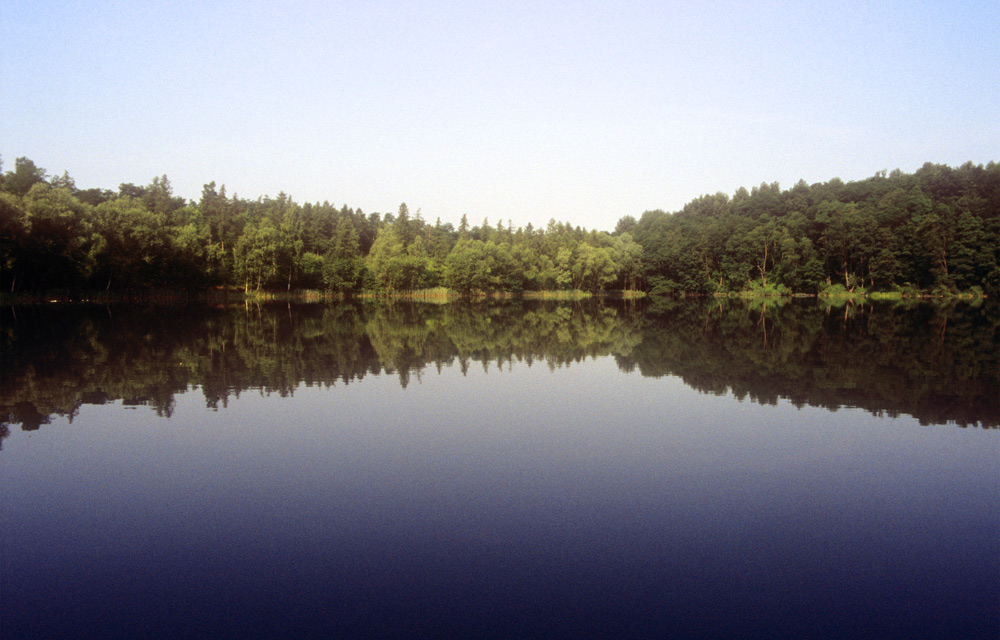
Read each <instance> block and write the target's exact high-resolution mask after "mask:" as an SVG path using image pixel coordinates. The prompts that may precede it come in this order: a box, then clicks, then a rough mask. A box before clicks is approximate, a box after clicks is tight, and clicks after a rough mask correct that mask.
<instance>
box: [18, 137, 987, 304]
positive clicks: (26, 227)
mask: <svg viewBox="0 0 1000 640" xmlns="http://www.w3.org/2000/svg"><path fill="white" fill-rule="evenodd" d="M0 233H2V239H3V242H2V245H0V288H2V290H3V291H5V292H11V293H17V292H43V291H50V290H82V289H91V290H94V289H98V290H110V291H128V290H135V289H150V288H163V289H195V290H197V289H204V288H207V287H239V288H241V289H243V290H245V291H251V290H282V291H287V290H291V289H324V290H326V291H328V292H331V293H339V294H345V295H350V294H354V293H359V292H362V291H369V292H397V291H405V290H413V289H421V288H428V287H442V286H443V287H448V288H450V289H453V290H455V291H458V292H461V293H466V294H474V293H492V292H503V293H518V292H521V291H526V290H540V289H578V290H585V291H592V292H602V291H609V290H621V289H630V290H643V291H647V292H651V293H669V294H710V293H728V292H734V291H744V290H748V289H749V290H752V289H758V290H764V291H774V292H779V293H790V292H798V293H816V292H818V291H821V290H823V289H824V288H828V287H831V286H835V285H839V286H841V287H843V289H844V290H854V289H856V288H865V289H869V290H901V289H903V290H905V289H910V290H913V291H932V292H940V293H949V292H952V293H953V292H959V291H976V290H980V291H983V292H988V293H996V292H997V291H998V290H1000V166H998V165H997V164H996V163H995V162H990V163H989V164H988V165H986V166H983V165H974V164H972V163H966V164H964V165H962V166H961V167H958V168H951V167H948V166H947V165H937V164H931V163H927V164H925V165H924V166H923V167H921V168H920V169H919V170H918V171H916V172H915V173H913V174H906V173H903V172H901V171H899V170H896V171H893V172H891V173H887V172H885V171H880V172H878V173H876V174H875V175H874V176H873V177H871V178H868V179H865V180H860V181H857V182H847V183H845V182H843V181H842V180H839V179H837V178H834V179H832V180H830V181H828V182H825V183H817V184H813V185H808V184H806V183H805V182H804V181H799V182H798V183H797V184H795V185H794V186H793V187H792V188H791V189H787V190H782V189H781V188H780V187H779V185H778V184H777V183H770V184H767V183H765V184H761V185H760V186H758V187H754V188H752V189H750V190H749V191H748V190H747V189H743V188H741V189H739V190H737V191H736V193H734V194H733V195H732V196H728V195H726V194H723V193H716V194H710V195H704V196H701V197H699V198H696V199H695V200H692V201H691V202H689V203H688V204H687V205H685V206H684V207H683V208H682V209H681V210H680V211H677V212H673V213H668V212H665V211H662V210H655V211H646V212H644V213H642V214H641V215H640V216H639V217H638V218H637V217H636V216H633V215H625V216H623V217H622V218H621V219H620V220H619V221H618V223H617V225H616V226H615V229H614V231H613V232H605V231H596V230H590V231H588V230H586V229H582V228H580V227H579V226H573V225H572V224H571V223H569V222H558V221H556V220H549V222H548V224H547V225H546V226H544V227H541V226H540V227H537V228H536V227H534V226H533V225H531V224H528V225H527V226H525V227H518V228H514V226H513V224H511V223H507V224H504V223H503V222H502V221H501V222H498V223H497V224H496V225H495V226H494V225H492V224H491V223H490V222H489V219H488V218H487V219H484V220H483V223H482V224H481V225H480V226H476V227H473V226H470V225H469V222H468V217H467V216H465V215H463V216H462V220H461V223H460V224H459V226H458V228H457V229H456V228H455V227H454V226H453V225H451V224H442V223H441V221H440V220H438V221H436V222H435V223H434V224H430V223H428V222H426V221H425V220H424V218H423V216H422V214H421V212H420V211H419V210H417V212H416V213H415V214H413V213H411V212H410V210H409V208H408V207H407V205H406V204H405V203H404V204H401V205H400V206H399V209H398V211H397V212H396V213H395V214H393V213H386V214H379V213H372V214H365V213H364V212H362V211H361V209H353V208H351V207H349V206H347V205H346V204H345V205H343V206H341V207H339V208H338V207H336V206H335V205H333V204H331V203H330V202H322V203H305V204H299V203H297V202H295V201H294V200H293V199H292V198H291V197H290V196H288V195H286V194H284V193H280V194H278V196H277V197H276V198H272V197H269V196H263V197H258V198H257V199H256V200H249V199H244V198H240V197H238V196H236V195H233V196H229V195H228V194H227V193H226V189H225V186H224V185H222V186H217V185H216V183H215V182H209V183H206V184H205V185H204V189H203V190H202V194H201V198H200V199H199V200H198V201H197V202H194V201H185V200H184V199H183V198H181V197H178V196H175V195H174V194H173V189H172V186H171V183H170V180H169V179H168V178H167V176H166V175H162V176H156V177H154V178H153V179H152V181H151V182H150V184H148V185H145V186H136V185H134V184H125V183H123V184H121V185H119V188H118V191H117V192H113V191H110V190H106V189H100V188H88V189H81V188H79V187H78V186H77V185H76V183H75V181H74V180H73V179H72V178H71V177H70V176H69V175H68V174H67V173H65V172H64V173H63V174H62V175H61V176H57V177H50V176H49V175H48V174H47V173H46V171H45V170H44V169H42V168H40V167H38V166H36V165H35V163H34V162H32V161H31V160H29V159H27V158H23V157H21V158H17V159H16V161H15V163H14V169H13V170H10V171H7V172H5V173H2V174H0Z"/></svg>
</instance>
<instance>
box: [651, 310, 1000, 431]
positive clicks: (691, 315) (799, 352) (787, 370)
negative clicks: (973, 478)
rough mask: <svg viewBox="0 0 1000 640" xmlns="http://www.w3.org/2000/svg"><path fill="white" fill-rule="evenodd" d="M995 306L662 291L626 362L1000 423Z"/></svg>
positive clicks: (735, 386) (924, 415)
mask: <svg viewBox="0 0 1000 640" xmlns="http://www.w3.org/2000/svg"><path fill="white" fill-rule="evenodd" d="M997 312H998V307H997V306H996V305H992V306H989V307H983V308H975V307H969V306H967V305H963V306H955V305H954V304H952V305H947V306H939V305H927V304H924V305H914V306H912V307H904V306H900V305H889V304H885V305H863V306H855V305H844V306H842V307H840V308H834V307H828V306H818V307H817V306H816V304H815V303H814V302H813V301H809V302H808V303H787V304H785V305H783V306H782V307H781V308H775V307H774V306H773V305H772V304H771V303H770V302H766V303H764V302H762V301H759V300H755V301H752V302H747V301H742V300H734V301H729V300H724V301H721V302H720V301H713V302H711V303H707V304H703V305H702V304H690V303H679V302H673V303H670V302H668V303H666V304H664V305H661V306H660V308H657V309H654V310H651V313H649V314H648V316H647V318H646V328H645V330H644V331H643V336H644V340H643V342H642V344H641V345H640V347H639V349H637V351H636V353H635V354H634V357H633V358H632V362H633V363H634V364H635V365H637V366H638V368H639V370H640V371H641V372H642V373H643V374H644V375H651V376H661V375H668V374H669V375H677V376H680V377H682V378H683V379H684V381H685V382H686V383H687V384H689V385H690V386H692V387H694V388H695V389H698V390H700V391H704V392H707V393H724V392H726V391H732V392H733V393H734V394H735V395H736V396H737V397H739V398H744V397H749V398H750V399H752V400H753V401H755V402H760V403H767V404H773V403H775V402H776V401H777V400H778V398H788V399H789V400H791V401H792V402H793V403H795V404H796V405H797V406H802V405H806V404H809V405H813V406H821V407H826V408H829V409H831V410H836V409H837V408H839V407H842V406H855V407H861V408H864V409H867V410H869V411H871V412H873V413H878V414H883V413H884V414H886V415H891V416H895V415H898V414H901V413H906V414H910V415H913V416H915V417H917V418H918V419H919V420H920V421H921V422H922V423H945V422H955V423H957V424H960V425H963V426H965V425H981V426H984V427H996V426H998V425H1000V398H998V395H997V392H996V390H997V389H998V388H1000V386H998V376H1000V372H998V360H1000V348H998V340H1000V317H998V316H1000V314H998V313H997Z"/></svg>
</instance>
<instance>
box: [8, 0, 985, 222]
mask: <svg viewBox="0 0 1000 640" xmlns="http://www.w3.org/2000/svg"><path fill="white" fill-rule="evenodd" d="M0 56H2V57H0V156H2V158H3V162H4V169H6V170H9V169H12V168H13V164H14V159H15V158H16V157H18V156H27V157H29V158H31V159H32V160H34V161H35V163H36V164H38V165H39V166H42V167H45V168H46V169H47V170H48V172H49V173H50V174H60V173H62V172H63V171H64V170H66V171H68V172H69V173H70V175H71V176H73V177H74V178H75V179H76V182H77V185H78V186H80V187H102V188H110V189H117V187H118V184H119V183H121V182H133V183H136V184H148V183H149V182H150V181H151V180H152V178H153V177H154V176H158V175H161V174H166V175H167V176H168V177H169V178H170V180H171V182H172V183H173V186H174V191H175V193H176V194H178V195H181V196H184V197H185V198H190V199H197V198H198V197H199V196H200V193H201V187H202V185H203V184H204V183H206V182H209V181H212V180H214V181H216V182H217V183H219V184H225V185H226V187H227V191H228V193H229V194H230V195H231V194H232V193H234V192H235V193H238V194H239V195H240V196H242V197H249V198H256V197H258V196H260V195H272V196H274V195H277V193H278V192H279V191H285V192H286V193H288V194H290V195H291V196H292V197H293V198H294V199H295V200H296V201H297V202H314V201H322V200H329V201H330V202H333V203H335V204H336V205H337V206H341V205H343V204H345V203H346V204H348V205H350V206H351V207H355V208H357V207H360V208H362V209H364V210H365V211H366V212H369V213H370V212H372V211H378V212H387V211H395V210H396V209H397V208H398V206H399V203H400V202H404V201H405V202H406V203H407V204H408V205H409V207H410V210H411V211H413V212H415V211H416V210H417V209H418V208H419V209H421V210H422V213H423V215H424V217H425V218H426V219H428V220H429V221H432V222H433V221H434V219H435V218H437V217H440V218H441V219H442V220H443V221H444V222H457V221H458V219H459V218H460V217H461V215H462V214H463V213H466V214H468V215H469V220H470V221H471V222H472V223H473V224H478V223H479V222H481V221H482V219H483V218H489V220H490V221H491V222H493V223H495V222H496V221H497V220H498V219H503V220H508V219H511V220H513V221H514V223H515V225H523V224H526V223H527V222H532V223H534V224H535V225H544V224H545V223H546V222H547V221H548V220H549V219H550V218H556V219H557V220H561V221H567V220H568V221H570V222H573V223H574V224H579V225H582V226H584V227H587V228H597V229H605V230H611V229H613V228H614V225H615V223H616V221H617V220H618V219H619V218H620V217H621V216H623V215H626V214H631V215H635V216H637V217H638V216H639V215H640V214H641V213H642V212H643V211H645V210H647V209H657V208H660V209H664V210H667V211H674V210H677V209H679V208H680V207H682V206H683V205H684V204H685V203H686V202H688V201H690V200H691V199H693V198H695V197H698V196H699V195H702V194H704V193H714V192H717V191H723V192H725V193H729V194H732V192H733V191H735V190H736V189H737V188H739V187H741V186H746V187H748V188H749V187H752V186H754V185H759V184H760V183H762V182H774V181H778V182H780V183H781V185H782V187H784V188H787V187H790V186H792V185H793V184H794V183H795V182H797V181H798V180H799V179H800V178H804V179H805V180H806V181H807V182H810V183H813V182H820V181H826V180H828V179H830V178H833V177H835V176H836V177H840V178H842V179H844V180H856V179H862V178H866V177H868V176H871V175H873V174H874V173H875V172H876V171H878V170H881V169H889V170H892V169H895V168H900V169H903V170H904V171H907V172H911V171H915V170H916V169H917V168H919V167H920V165H922V164H923V163H924V162H926V161H931V162H940V163H947V164H951V165H953V166H957V165H960V164H962V163H963V162H966V161H970V160H971V161H972V162H974V163H977V164H978V163H986V162H989V161H990V160H1000V124H998V123H1000V2H997V0H986V1H983V2H971V1H970V2H963V1H961V0H958V1H953V2H946V1H942V2H937V1H935V2H919V1H908V2H870V3H869V2H852V1H846V2H829V3H825V2H824V3H807V2H749V3H748V2H735V1H734V2H715V3H713V2H649V3H646V2H628V1H624V2H619V3H611V2H603V3H596V2H595V3H591V2H482V3H475V2H447V3H446V2H429V1H419V2H408V3H402V2H399V3H396V2H386V3H379V2H370V1H362V2H354V1H353V0H352V1H343V2H303V1H295V0H293V1H284V2H232V3H225V2H191V1H187V0H171V1H169V2H141V1H128V0H123V1H119V2H109V1H100V0H97V1H80V2H50V1H46V0H29V1H24V0H3V2H0Z"/></svg>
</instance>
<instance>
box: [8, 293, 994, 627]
mask: <svg viewBox="0 0 1000 640" xmlns="http://www.w3.org/2000/svg"><path fill="white" fill-rule="evenodd" d="M0 319H2V321H3V332H2V339H3V342H2V347H3V353H2V365H3V377H2V384H0V418H3V425H4V426H3V427H2V428H3V435H4V436H5V437H4V438H3V439H2V440H0V443H2V450H0V483H2V485H0V486H2V487H3V495H2V498H0V518H2V520H0V521H2V523H3V525H2V534H3V547H2V565H0V567H2V577H0V637H2V638H4V639H8V638H91V637H92V638H116V637H154V638H159V637H163V638H202V637H203V638H273V637H309V638H313V637H387V638H395V637H476V638H480V637H505V638H507V637H582V638H585V637H616V638H617V637H642V638H645V637H725V638H732V637H746V638H761V637H796V638H833V637H907V638H920V637H926V638H940V637H956V638H957V637H962V638H996V637H997V636H998V633H1000V431H998V429H997V426H998V424H1000V397H998V396H1000V380H998V377H1000V366H998V361H1000V312H998V310H997V308H996V307H990V306H970V305H952V306H929V305H918V306H910V307H900V306H892V305H881V306H878V305H876V306H856V307H855V306H847V307H825V306H823V305H822V304H818V303H816V302H815V301H808V302H799V301H793V302H790V303H787V304H784V305H775V304H773V303H770V304H767V305H763V304H749V303H744V302H742V301H732V302H723V303H721V304H720V303H719V302H715V301H697V302H659V303H641V304H624V303H611V302H606V303H603V304H594V303H587V304H580V303H547V304H540V303H533V304H532V303H516V302H511V303H507V304H502V305H500V304H469V303H454V304H449V305H442V306H436V305H408V304H393V305H382V306H379V305H348V304H343V305H336V306H325V305H308V306H307V305H303V306H287V305H276V306H269V307H254V306H250V307H238V308H207V307H141V308H140V307H111V308H106V307H94V308H54V309H53V308H50V309H41V308H26V307H25V308H17V309H9V308H8V309H5V310H3V311H2V315H0Z"/></svg>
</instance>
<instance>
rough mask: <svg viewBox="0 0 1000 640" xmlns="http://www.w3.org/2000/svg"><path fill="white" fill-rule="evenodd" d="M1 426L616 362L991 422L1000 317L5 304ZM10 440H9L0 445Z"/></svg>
mask: <svg viewBox="0 0 1000 640" xmlns="http://www.w3.org/2000/svg"><path fill="white" fill-rule="evenodd" d="M2 314H3V315H2V320H3V323H2V326H3V331H2V333H0V339H2V344H0V346H2V348H3V377H2V380H0V425H3V427H4V429H6V425H8V424H20V425H21V428H22V429H26V430H30V429H37V428H38V427H39V426H40V425H42V424H46V423H47V422H49V421H50V420H51V418H52V416H54V415H61V416H66V417H68V418H69V419H72V418H73V417H74V416H75V415H76V412H77V411H78V410H79V407H80V406H81V405H82V404H102V403H106V402H110V401H116V400H121V401H123V402H124V403H126V404H142V405H147V406H150V407H152V408H153V409H154V410H156V411H157V413H159V414H161V415H165V416H169V415H170V414H171V412H172V411H173V407H174V397H175V395H176V394H177V393H179V392H185V391H188V390H189V389H191V388H199V389H200V390H201V392H202V393H203V394H204V396H205V400H206V403H207V405H208V406H209V407H213V408H218V407H219V406H223V407H224V406H225V405H226V404H227V402H228V400H229V398H230V397H231V396H238V395H239V394H240V393H241V392H243V391H246V390H250V389H253V390H259V391H260V392H262V393H278V394H281V395H289V394H292V393H293V392H294V390H295V389H296V388H297V387H298V386H299V385H302V384H306V385H336V384H338V383H339V384H348V383H350V382H352V381H355V380H359V379H361V378H363V377H364V376H365V375H368V374H391V375H397V376H399V380H400V383H401V384H402V385H403V386H404V387H405V386H406V385H407V384H409V383H410V378H411V376H412V375H416V376H418V377H419V375H420V373H421V371H423V370H424V369H425V368H427V367H428V366H434V367H436V368H437V369H438V370H440V369H441V368H443V367H446V366H452V365H457V366H459V367H460V368H461V370H462V371H463V372H464V371H467V370H468V368H469V366H470V365H473V364H477V366H482V367H484V368H489V367H490V365H491V364H492V365H495V366H496V367H498V368H500V369H504V368H509V367H510V366H511V365H512V364H513V363H515V362H524V363H527V364H529V365H530V364H533V363H535V362H536V361H543V362H544V363H545V364H546V366H548V367H550V368H553V369H555V368H558V367H562V366H566V365H569V364H571V363H574V362H579V361H581V360H583V359H585V358H587V357H596V356H605V355H612V356H614V357H615V359H616V361H617V363H618V366H619V367H620V368H621V369H622V370H624V371H634V370H638V371H639V372H640V373H641V374H642V375H646V376H663V375H677V376H680V377H681V378H682V379H683V380H684V381H685V382H686V383H687V384H688V385H690V386H692V387H693V388H695V389H698V390H700V391H703V392H706V393H713V394H724V393H728V392H732V393H733V394H734V395H736V396H737V397H739V398H745V397H749V398H750V399H752V400H754V401H756V402H761V403H774V402H776V401H777V400H778V399H779V398H788V399H790V400H791V401H792V402H793V403H795V404H796V405H797V406H802V405H805V404H810V405H815V406H821V407H827V408H829V409H837V408H838V407H841V406H845V405H848V406H857V407H862V408H864V409H867V410H869V411H872V412H875V413H886V414H888V415H897V414H900V413H907V414H911V415H914V416H916V417H917V418H919V419H920V420H921V421H922V422H925V423H945V422H949V421H951V422H955V423H958V424H961V425H977V424H978V425H981V426H984V427H996V426H998V424H1000V406H998V405H1000V399H998V398H997V394H996V389H997V388H998V375H1000V374H998V359H1000V355H998V354H1000V348H998V340H1000V329H998V327H1000V313H998V308H997V306H996V305H992V306H983V307H975V306H970V305H959V306H955V305H951V306H931V305H915V306H912V307H903V306H893V305H874V306H869V305H864V306H854V305H844V306H841V307H830V306H825V305H823V304H821V303H819V304H818V303H817V302H816V301H814V300H810V301H791V302H788V301H771V300H753V301H746V300H730V299H723V300H697V301H689V300H660V301H657V302H656V303H655V304H636V303H635V302H634V301H633V302H608V301H605V302H586V303H579V302H576V303H564V302H548V301H544V302H543V301H533V302H529V301H514V300H511V301H505V302H500V303H498V302H476V301H460V302H456V303H453V304H448V305H440V306H439V305H421V304H412V303H404V302H400V301H396V302H394V303H383V304H352V303H343V304H337V305H330V306H325V305H296V306H289V305H280V304H279V305H266V306H256V305H245V306H238V307H227V308H211V307H205V306H194V307H185V306H177V307H163V306H161V307H110V308H107V307H94V308H87V309H83V310H81V309H77V308H70V309H50V308H41V307H27V308H17V309H12V308H7V309H5V310H3V312H2ZM5 434H6V431H0V437H3V435H5Z"/></svg>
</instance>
